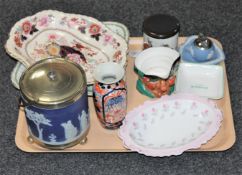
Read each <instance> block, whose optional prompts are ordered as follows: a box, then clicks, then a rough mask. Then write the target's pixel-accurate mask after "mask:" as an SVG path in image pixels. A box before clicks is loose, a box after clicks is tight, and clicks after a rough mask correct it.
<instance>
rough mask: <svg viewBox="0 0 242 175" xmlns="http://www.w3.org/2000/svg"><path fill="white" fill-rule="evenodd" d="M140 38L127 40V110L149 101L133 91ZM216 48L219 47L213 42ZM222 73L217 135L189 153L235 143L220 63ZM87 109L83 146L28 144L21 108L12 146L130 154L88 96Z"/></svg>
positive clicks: (227, 94)
mask: <svg viewBox="0 0 242 175" xmlns="http://www.w3.org/2000/svg"><path fill="white" fill-rule="evenodd" d="M185 39H186V38H185V37H180V38H179V44H181V43H183V42H184V41H185ZM142 41H143V40H142V38H141V37H131V38H130V42H129V53H130V56H129V58H128V66H127V72H126V77H127V79H126V80H127V86H128V111H130V110H132V109H134V108H135V107H137V106H139V105H141V104H143V103H144V101H146V100H148V99H149V98H148V97H146V96H144V95H141V94H140V93H139V92H138V91H137V90H136V80H137V75H136V74H135V73H134V71H133V65H134V58H132V57H133V56H134V55H135V54H136V53H137V52H140V51H141V49H142ZM214 41H215V42H216V43H217V44H218V45H219V46H220V47H222V46H221V44H220V43H219V42H218V41H217V40H214ZM221 64H222V66H223V68H224V71H225V89H224V98H222V99H220V100H214V101H215V102H216V103H217V105H218V107H219V108H220V109H221V111H222V112H223V116H224V118H223V121H222V125H221V127H220V129H219V131H218V133H217V134H216V135H215V136H214V137H213V138H212V139H211V140H210V141H208V142H207V143H206V144H204V145H202V146H201V147H200V148H199V149H192V150H189V151H224V150H227V149H229V148H230V147H232V146H233V144H234V143H235V130H234V123H233V115H232V110H231V103H230V95H229V88H228V81H227V76H226V69H225V65H224V62H223V63H221ZM88 100H89V101H88V102H89V109H90V119H91V128H90V131H89V133H88V136H87V143H86V144H84V145H81V144H78V145H76V146H74V147H71V148H68V149H65V150H49V149H45V148H42V147H40V146H38V145H37V144H35V143H30V142H29V141H28V139H27V138H28V136H29V134H28V131H27V125H26V120H25V116H24V111H23V109H22V108H20V110H19V116H18V122H17V128H16V135H15V143H16V145H17V147H18V148H19V149H21V150H22V151H25V152H130V150H127V149H126V148H124V147H123V144H122V141H121V139H120V138H119V137H118V130H107V129H104V128H102V126H101V125H100V123H99V121H98V119H97V116H96V113H95V109H94V105H93V100H92V98H91V97H89V99H88Z"/></svg>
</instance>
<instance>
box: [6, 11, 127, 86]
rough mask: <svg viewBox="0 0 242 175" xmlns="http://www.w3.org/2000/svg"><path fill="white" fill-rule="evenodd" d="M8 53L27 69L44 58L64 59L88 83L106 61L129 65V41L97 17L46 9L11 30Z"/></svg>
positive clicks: (7, 46) (18, 23)
mask: <svg viewBox="0 0 242 175" xmlns="http://www.w3.org/2000/svg"><path fill="white" fill-rule="evenodd" d="M5 48H6V51H7V52H8V53H9V55H11V56H12V57H14V58H15V59H17V60H19V61H20V62H21V63H23V64H24V65H25V66H26V67H28V66H30V65H32V64H33V63H35V62H36V61H38V60H41V59H44V58H54V57H63V58H66V59H70V60H73V61H74V62H76V63H78V64H79V65H81V66H82V68H83V69H84V71H85V73H86V76H87V84H93V82H94V80H93V75H92V74H93V70H94V69H95V67H96V65H98V64H100V63H104V62H110V61H111V62H116V63H118V64H120V65H122V66H125V65H126V61H127V60H126V59H127V49H128V45H127V41H126V40H125V39H124V38H122V37H121V36H119V35H118V34H116V33H114V32H113V31H112V30H110V29H109V28H108V27H106V26H105V25H104V24H103V23H102V22H100V21H98V20H96V19H95V18H92V17H88V16H84V15H77V14H68V13H63V12H60V11H55V10H44V11H41V12H39V13H37V14H35V15H33V16H29V17H26V18H23V19H21V20H20V21H18V22H17V23H16V24H15V25H14V26H13V27H12V29H11V31H10V34H9V39H8V41H7V43H6V45H5Z"/></svg>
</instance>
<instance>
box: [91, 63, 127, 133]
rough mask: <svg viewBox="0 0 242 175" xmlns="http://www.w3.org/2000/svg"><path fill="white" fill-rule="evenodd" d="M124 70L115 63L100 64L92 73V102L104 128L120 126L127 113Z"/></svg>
mask: <svg viewBox="0 0 242 175" xmlns="http://www.w3.org/2000/svg"><path fill="white" fill-rule="evenodd" d="M123 77H124V69H123V67H122V66H120V65H119V64H117V63H111V62H108V63H102V64H100V65H98V66H97V68H96V69H95V71H94V79H95V80H96V81H95V83H94V86H93V100H94V105H95V109H96V114H97V117H98V119H99V121H100V122H101V124H102V126H103V127H104V128H108V129H116V128H118V127H119V126H121V125H122V121H123V119H124V117H125V116H126V111H127V88H126V83H125V81H124V80H123Z"/></svg>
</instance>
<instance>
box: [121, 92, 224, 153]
mask: <svg viewBox="0 0 242 175" xmlns="http://www.w3.org/2000/svg"><path fill="white" fill-rule="evenodd" d="M182 102H183V103H182ZM184 111H185V112H184ZM176 117H179V118H180V117H187V118H184V119H178V118H176ZM174 118H175V119H174ZM188 118H189V119H190V120H189V123H184V126H181V123H182V121H186V120H188ZM154 120H156V122H154ZM158 120H159V121H158ZM173 120H179V121H180V122H179V123H176V124H174V123H168V124H166V125H165V124H164V123H162V122H165V121H166V122H171V121H173ZM192 120H193V121H196V120H197V122H194V123H193V121H192ZM203 120H204V121H203ZM222 120H223V116H222V112H221V111H220V110H219V109H218V108H217V105H216V104H215V103H214V102H213V101H211V100H208V99H206V98H201V97H198V96H195V95H191V94H174V95H171V96H163V97H162V98H160V99H156V100H150V101H146V102H145V103H144V104H143V105H140V106H139V107H137V108H135V109H133V110H132V111H131V112H129V113H128V114H127V116H126V117H125V120H124V122H123V125H122V126H121V127H120V130H119V137H120V138H121V139H122V140H123V145H124V146H125V147H126V148H128V149H130V150H132V151H136V152H138V153H141V154H144V155H146V156H154V157H163V156H172V155H180V154H182V153H183V152H184V151H186V150H189V149H195V148H199V147H200V146H201V145H202V144H205V143H206V142H207V141H208V140H210V139H211V138H212V137H214V136H215V134H216V133H217V132H218V130H219V128H220V126H221V122H222ZM190 121H191V122H190ZM161 125H162V126H163V127H160V126H161ZM149 126H152V127H150V128H149ZM167 126H170V127H171V128H170V127H167ZM192 126H194V127H196V128H195V129H196V131H195V130H194V131H192V132H191V131H190V129H191V127H192ZM163 128H165V129H166V130H167V132H165V131H163V132H162V129H163ZM159 129H160V131H159ZM181 130H182V131H183V133H186V134H188V135H189V137H187V138H186V137H185V136H183V137H184V138H183V137H182V138H179V139H178V138H176V139H177V140H172V139H170V138H175V137H177V135H174V134H172V133H175V131H176V132H179V133H181ZM142 131H143V132H142ZM144 131H145V132H144ZM168 132H169V133H168ZM190 132H191V133H190ZM147 133H150V135H148V136H147V135H146V134H147ZM159 133H160V134H159ZM164 133H165V134H164ZM197 133H198V134H197ZM167 135H168V136H169V135H170V137H168V138H164V137H166V136H167ZM172 135H173V136H172ZM180 135H182V133H181V134H180ZM155 136H156V138H155V139H152V137H153V138H154V137H155ZM162 136H163V137H162ZM183 140H185V142H184V141H183ZM157 142H158V143H157ZM157 145H159V146H157ZM160 145H161V146H160Z"/></svg>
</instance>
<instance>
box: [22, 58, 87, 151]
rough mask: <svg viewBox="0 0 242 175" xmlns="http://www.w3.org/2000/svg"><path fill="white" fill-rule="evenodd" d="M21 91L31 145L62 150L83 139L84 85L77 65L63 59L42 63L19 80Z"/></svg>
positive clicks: (80, 70)
mask: <svg viewBox="0 0 242 175" xmlns="http://www.w3.org/2000/svg"><path fill="white" fill-rule="evenodd" d="M20 91H21V98H22V101H23V104H24V106H25V116H26V120H27V125H28V130H29V134H30V136H31V138H32V139H33V141H34V142H36V143H38V144H40V145H41V146H43V147H46V148H50V149H64V148H67V147H70V146H73V145H75V144H77V143H79V142H81V141H83V140H85V139H86V135H87V133H88V129H89V123H90V120H89V110H88V98H87V85H86V76H85V72H84V70H83V69H82V68H81V67H80V66H79V65H77V64H75V63H73V62H71V61H68V60H64V59H62V58H49V59H45V60H41V61H39V62H37V63H35V64H34V65H32V66H31V67H29V68H28V69H27V70H26V71H25V73H24V74H23V75H22V76H21V79H20Z"/></svg>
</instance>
